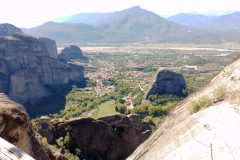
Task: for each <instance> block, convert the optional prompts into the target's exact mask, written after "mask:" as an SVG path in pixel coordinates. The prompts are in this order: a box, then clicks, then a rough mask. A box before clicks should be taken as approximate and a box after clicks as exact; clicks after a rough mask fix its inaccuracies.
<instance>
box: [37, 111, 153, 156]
mask: <svg viewBox="0 0 240 160" xmlns="http://www.w3.org/2000/svg"><path fill="white" fill-rule="evenodd" d="M37 132H38V133H39V134H41V135H42V136H43V137H47V139H48V141H49V142H54V141H55V140H56V139H58V138H60V137H65V136H66V134H67V132H70V133H71V134H72V135H73V137H74V138H76V140H77V142H78V148H79V149H80V150H81V151H82V152H85V151H89V150H98V151H102V152H103V153H105V156H106V157H105V158H107V159H110V160H111V159H117V156H119V153H121V152H123V151H126V153H127V154H128V155H130V154H131V153H132V152H133V151H134V150H135V149H136V148H137V147H138V146H139V145H140V144H141V143H143V142H144V141H145V140H146V139H147V138H148V137H149V136H150V135H151V128H150V126H149V124H148V123H147V122H143V121H142V120H141V118H140V117H139V116H137V115H129V116H126V115H111V116H107V117H101V118H98V119H93V118H89V117H88V118H73V119H71V118H70V119H69V120H62V119H60V120H59V122H55V121H54V120H51V121H50V119H49V118H47V117H41V118H40V120H39V122H38V124H37Z"/></svg>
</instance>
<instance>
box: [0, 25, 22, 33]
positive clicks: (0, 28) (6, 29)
mask: <svg viewBox="0 0 240 160" xmlns="http://www.w3.org/2000/svg"><path fill="white" fill-rule="evenodd" d="M16 32H19V33H22V31H21V29H19V28H17V27H15V26H14V25H12V24H8V23H3V24H0V36H11V35H12V34H13V33H16Z"/></svg>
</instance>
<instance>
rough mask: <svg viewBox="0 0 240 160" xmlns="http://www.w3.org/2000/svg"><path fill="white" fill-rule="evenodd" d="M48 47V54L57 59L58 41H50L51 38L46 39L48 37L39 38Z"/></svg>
mask: <svg viewBox="0 0 240 160" xmlns="http://www.w3.org/2000/svg"><path fill="white" fill-rule="evenodd" d="M39 39H40V40H41V41H42V42H43V43H44V44H45V46H46V47H47V50H48V53H49V54H50V55H51V56H52V57H54V58H56V57H57V56H58V52H57V44H56V41H54V40H52V39H50V38H46V37H40V38H39Z"/></svg>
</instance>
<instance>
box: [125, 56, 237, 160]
mask: <svg viewBox="0 0 240 160" xmlns="http://www.w3.org/2000/svg"><path fill="white" fill-rule="evenodd" d="M239 57H240V56H238V57H237V58H235V59H234V60H233V61H232V62H231V63H230V64H229V65H228V66H227V67H226V68H224V69H223V70H222V71H221V72H220V73H219V74H218V75H216V76H215V77H213V78H212V79H210V80H209V81H208V83H207V84H205V85H204V86H203V87H201V88H200V89H198V90H197V91H195V92H194V93H192V94H191V95H189V96H188V98H186V99H185V100H184V101H183V102H181V103H180V104H178V105H177V106H176V107H174V108H173V109H172V111H170V112H169V114H168V116H167V117H166V118H165V120H164V121H163V123H162V124H161V126H160V127H159V128H158V130H157V131H155V132H154V134H152V136H151V137H149V138H148V139H147V140H146V141H145V142H144V143H143V144H142V145H140V146H139V147H138V148H137V149H136V150H135V151H134V153H133V154H132V155H131V156H130V157H128V160H136V159H141V160H149V159H166V160H168V159H239V158H240V151H239V148H240V140H239V138H237V137H238V135H239V134H240V127H239V122H240V116H239V114H240V112H239V111H240V105H239V104H240V103H239V102H240V100H239V92H240V85H239V84H240V76H239V75H240V58H239ZM219 94H221V95H223V97H224V98H221V99H220V100H219V101H216V97H218V95H219ZM203 96H205V97H206V96H207V97H208V98H210V99H211V100H212V101H213V104H212V106H210V107H208V108H202V109H201V110H200V111H199V112H197V113H194V114H190V110H189V107H190V106H191V104H193V102H194V101H195V102H197V101H199V100H200V99H201V100H203V98H202V97H203Z"/></svg>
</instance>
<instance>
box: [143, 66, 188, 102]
mask: <svg viewBox="0 0 240 160" xmlns="http://www.w3.org/2000/svg"><path fill="white" fill-rule="evenodd" d="M185 86H186V82H185V80H184V78H183V76H182V75H181V74H180V73H176V72H172V71H169V70H167V69H164V68H161V69H159V70H158V72H157V74H156V76H155V79H154V81H153V84H152V85H151V86H150V87H149V89H148V90H147V92H146V94H145V95H144V98H143V102H142V103H145V102H146V101H147V99H148V97H149V95H151V94H156V93H169V94H181V93H182V89H183V88H184V87H185Z"/></svg>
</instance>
